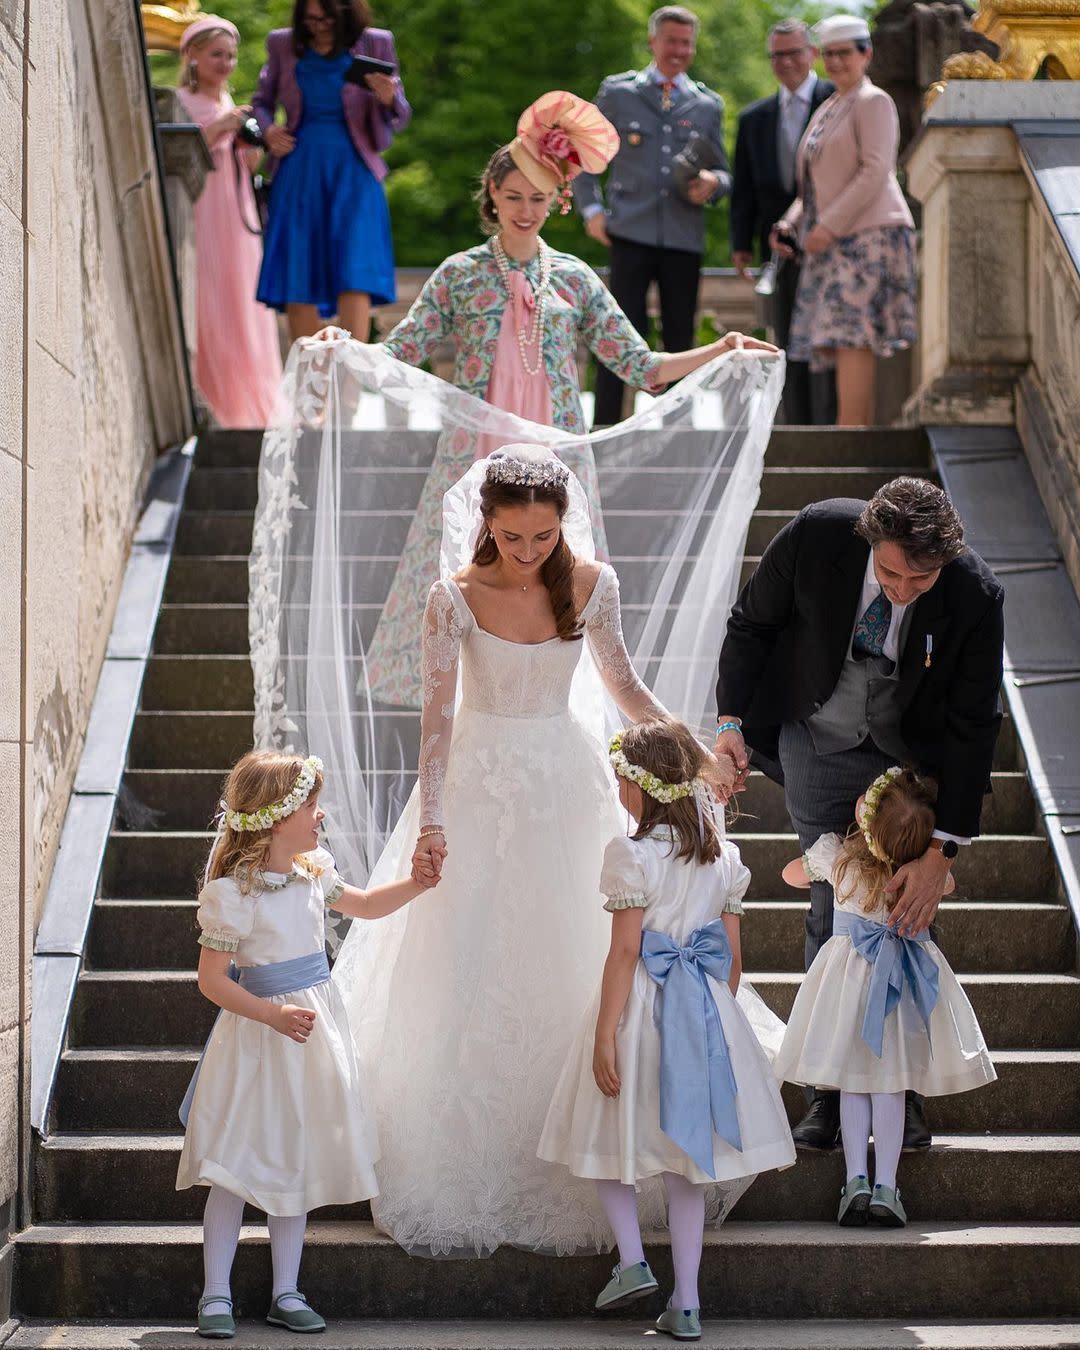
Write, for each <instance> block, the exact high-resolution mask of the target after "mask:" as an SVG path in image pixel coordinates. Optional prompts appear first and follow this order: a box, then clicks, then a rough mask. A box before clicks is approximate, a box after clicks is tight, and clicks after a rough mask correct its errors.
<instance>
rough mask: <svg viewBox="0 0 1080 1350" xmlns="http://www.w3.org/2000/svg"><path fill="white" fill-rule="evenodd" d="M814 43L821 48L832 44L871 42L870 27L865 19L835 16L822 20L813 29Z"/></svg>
mask: <svg viewBox="0 0 1080 1350" xmlns="http://www.w3.org/2000/svg"><path fill="white" fill-rule="evenodd" d="M813 33H814V41H815V42H816V43H817V45H818V46H819V47H825V46H827V45H828V44H829V43H831V42H869V41H870V27H869V25H868V24H867V22H866V20H865V19H860V18H857V17H856V16H855V15H854V14H833V15H832V16H831V17H830V18H828V19H822V20H821V22H820V23H817V24H815V25H814V28H813Z"/></svg>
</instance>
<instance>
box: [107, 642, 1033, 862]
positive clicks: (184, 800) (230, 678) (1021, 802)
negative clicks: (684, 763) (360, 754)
mask: <svg viewBox="0 0 1080 1350" xmlns="http://www.w3.org/2000/svg"><path fill="white" fill-rule="evenodd" d="M159 663H160V664H159ZM244 670H247V671H248V672H249V673H250V666H249V665H248V662H247V661H246V660H243V658H240V657H229V656H211V657H198V656H187V657H158V658H154V659H152V660H151V662H150V670H149V671H148V673H147V681H149V680H150V679H151V678H153V680H154V693H155V695H156V696H158V697H160V698H167V697H172V696H173V695H175V698H176V699H177V700H178V701H179V700H180V699H181V698H182V692H183V689H184V688H185V687H186V686H190V685H195V686H198V687H199V688H200V689H203V690H206V691H209V690H210V689H211V688H212V687H213V686H215V684H216V687H217V688H218V689H219V690H221V691H222V694H221V697H222V701H223V702H225V701H227V700H230V699H231V698H232V695H233V692H234V691H235V689H236V686H237V684H238V682H239V680H240V679H241V678H242V672H243V671H244ZM146 691H147V684H146V683H144V685H143V706H144V707H145V706H146V697H147V692H146ZM237 701H239V700H237ZM242 706H243V707H245V708H250V706H251V705H250V702H249V703H248V704H246V705H242ZM155 711H163V710H162V709H155ZM169 711H171V709H170V710H169ZM396 776H397V775H395V777H396ZM414 779H415V775H414V774H409V775H408V776H407V779H406V781H405V787H406V791H408V790H409V789H411V787H412V784H413V781H414ZM221 785H222V774H221V773H219V772H218V771H217V770H190V771H187V770H181V769H132V770H129V771H128V772H127V774H126V775H125V776H124V788H125V791H126V792H127V793H130V794H131V796H132V797H133V798H134V799H135V800H136V801H137V802H139V803H140V804H142V805H143V806H145V807H146V808H148V809H150V810H151V811H153V812H154V813H155V816H154V828H155V829H161V830H198V829H204V828H206V826H207V822H208V821H210V820H211V819H212V817H213V815H214V812H215V809H216V805H217V802H218V799H219V796H220V793H221ZM993 786H994V790H993V792H992V793H990V794H989V795H988V796H987V797H986V798H985V804H984V806H983V813H982V831H983V833H984V834H1030V833H1032V830H1033V827H1034V823H1035V803H1034V798H1033V797H1032V795H1031V789H1030V787H1029V786H1028V781H1027V775H1026V774H1022V773H1010V772H1004V771H1002V772H997V773H995V774H994V777H993ZM738 806H739V816H738V818H737V819H736V820H735V821H734V822H733V823H732V824H730V825H729V827H728V831H729V833H730V834H732V835H733V836H734V837H735V838H736V839H738V838H740V837H741V836H742V835H745V834H757V833H767V834H783V833H786V832H787V831H788V830H790V828H791V826H790V823H789V821H788V815H787V809H786V807H785V806H784V793H783V789H782V788H780V787H779V786H778V785H777V784H776V783H773V782H771V781H770V780H769V779H768V778H766V777H765V775H764V774H762V773H752V774H751V775H750V778H749V779H748V781H747V788H746V791H745V792H744V793H742V794H741V795H740V796H739V799H738Z"/></svg>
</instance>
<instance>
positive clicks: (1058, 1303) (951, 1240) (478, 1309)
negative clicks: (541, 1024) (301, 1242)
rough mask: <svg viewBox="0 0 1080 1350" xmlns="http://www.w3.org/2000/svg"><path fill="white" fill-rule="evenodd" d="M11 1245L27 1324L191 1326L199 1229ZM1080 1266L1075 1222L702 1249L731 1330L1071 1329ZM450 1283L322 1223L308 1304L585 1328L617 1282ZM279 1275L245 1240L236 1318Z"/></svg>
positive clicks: (788, 1233)
mask: <svg viewBox="0 0 1080 1350" xmlns="http://www.w3.org/2000/svg"><path fill="white" fill-rule="evenodd" d="M12 1240H13V1242H14V1243H15V1247H16V1279H17V1281H18V1287H19V1289H20V1290H21V1299H20V1302H21V1312H22V1314H23V1316H25V1317H30V1318H33V1317H48V1318H52V1319H55V1318H65V1319H66V1318H83V1317H96V1318H103V1317H107V1318H140V1319H146V1318H159V1317H170V1318H171V1317H184V1318H190V1317H191V1315H192V1309H193V1308H194V1306H195V1302H196V1300H197V1298H198V1294H199V1291H200V1288H201V1285H202V1230H201V1226H200V1225H198V1224H194V1223H189V1224H47V1225H35V1226H33V1227H31V1228H28V1229H25V1230H24V1231H23V1232H21V1233H19V1234H17V1235H15V1236H14V1238H13V1239H12ZM646 1256H647V1258H648V1260H649V1263H650V1265H652V1268H653V1269H654V1270H655V1271H656V1274H657V1278H658V1279H659V1280H660V1282H661V1287H662V1288H669V1287H670V1283H671V1257H670V1248H669V1245H668V1243H667V1240H666V1236H664V1237H660V1236H658V1235H653V1234H650V1235H648V1237H647V1239H646ZM1078 1259H1080V1227H1077V1226H1074V1225H1070V1224H1055V1223H1038V1224H987V1225H970V1224H966V1223H962V1222H961V1223H940V1224H934V1223H915V1224H911V1225H909V1226H908V1227H907V1228H903V1229H870V1228H866V1229H850V1228H837V1227H836V1225H835V1224H833V1223H812V1224H811V1223H775V1224H760V1223H748V1222H747V1223H728V1224H725V1225H724V1226H723V1227H722V1228H721V1229H720V1230H719V1231H718V1232H711V1233H709V1234H708V1235H707V1237H706V1240H705V1249H704V1254H703V1260H702V1267H701V1301H702V1307H703V1308H705V1309H707V1310H708V1309H723V1310H724V1313H725V1314H726V1315H727V1316H728V1317H731V1318H756V1317H768V1318H774V1319H775V1318H777V1317H787V1318H799V1317H808V1318H817V1317H827V1318H837V1317H845V1316H849V1315H851V1314H852V1313H856V1314H862V1313H864V1312H865V1311H866V1310H867V1309H873V1311H874V1313H875V1314H876V1315H877V1316H878V1317H882V1318H909V1317H916V1318H920V1319H924V1320H925V1319H927V1318H938V1317H944V1318H962V1317H966V1316H970V1314H971V1312H972V1310H973V1309H976V1308H977V1309H978V1310H979V1314H980V1316H981V1317H983V1318H1011V1319H1016V1318H1044V1319H1045V1318H1063V1317H1065V1318H1075V1317H1077V1316H1080V1282H1078V1280H1077V1276H1076V1272H1077V1268H1078ZM452 1269H453V1278H448V1277H447V1266H446V1265H445V1263H443V1262H439V1261H424V1260H418V1259H416V1258H415V1257H410V1256H407V1255H406V1254H405V1253H404V1252H403V1251H402V1250H401V1249H400V1248H399V1247H398V1246H397V1245H396V1244H395V1243H394V1242H393V1241H392V1240H391V1239H390V1238H388V1237H385V1236H383V1235H382V1234H380V1233H378V1232H376V1231H375V1229H374V1228H373V1227H372V1226H371V1225H370V1224H365V1223H352V1224H350V1223H313V1224H311V1226H310V1227H309V1229H308V1240H307V1247H306V1252H305V1260H304V1279H303V1284H304V1292H305V1294H307V1296H308V1297H309V1298H310V1299H311V1301H312V1303H313V1304H314V1306H315V1307H317V1308H318V1309H319V1310H320V1312H322V1313H323V1314H325V1315H326V1316H327V1317H340V1316H350V1317H388V1318H393V1319H395V1320H396V1321H397V1322H398V1323H399V1324H400V1322H401V1321H402V1320H404V1319H408V1318H419V1319H424V1320H427V1319H429V1318H449V1317H472V1318H475V1317H476V1316H477V1315H478V1314H480V1315H482V1316H483V1317H485V1318H493V1319H494V1318H497V1319H507V1318H511V1319H512V1318H515V1317H520V1316H521V1315H522V1314H527V1315H528V1316H529V1317H531V1318H548V1317H560V1316H562V1317H566V1316H580V1315H581V1314H582V1312H583V1311H585V1310H587V1309H589V1308H591V1306H592V1302H593V1299H594V1298H595V1297H596V1291H597V1290H598V1289H600V1288H602V1287H603V1285H604V1283H605V1281H606V1280H607V1279H608V1278H609V1276H610V1272H611V1257H610V1256H609V1255H596V1256H575V1257H574V1258H573V1259H571V1260H552V1259H551V1258H550V1257H547V1256H542V1255H539V1254H536V1253H531V1252H521V1251H516V1250H513V1249H507V1248H501V1249H500V1250H499V1251H498V1252H496V1253H495V1255H494V1256H493V1257H491V1258H488V1259H464V1260H460V1261H457V1262H456V1263H455V1264H454V1266H453V1268H452ZM853 1271H857V1272H858V1275H857V1279H856V1280H854V1282H853V1276H852V1272H853ZM779 1272H782V1273H783V1274H782V1277H780V1278H778V1273H779ZM136 1273H137V1278H136V1277H135V1275H136ZM269 1275H270V1258H269V1242H268V1239H267V1236H266V1231H265V1229H264V1228H262V1227H259V1228H245V1229H244V1230H243V1232H242V1234H241V1241H240V1248H239V1251H238V1253H237V1259H236V1264H235V1266H234V1267H233V1294H234V1297H235V1299H236V1304H237V1308H236V1311H237V1313H238V1314H239V1315H240V1316H259V1315H261V1314H262V1313H263V1311H264V1309H265V1307H266V1291H267V1288H268V1281H269ZM358 1276H359V1278H358ZM662 1304H663V1299H662V1296H661V1295H659V1294H658V1295H657V1296H656V1303H655V1305H653V1304H652V1303H648V1304H646V1303H641V1304H638V1305H636V1306H635V1307H633V1308H632V1309H631V1313H632V1316H633V1317H634V1319H635V1320H637V1321H642V1320H644V1319H646V1318H647V1317H649V1316H651V1317H655V1316H656V1314H657V1312H658V1311H659V1310H660V1307H662ZM911 1344H914V1342H911Z"/></svg>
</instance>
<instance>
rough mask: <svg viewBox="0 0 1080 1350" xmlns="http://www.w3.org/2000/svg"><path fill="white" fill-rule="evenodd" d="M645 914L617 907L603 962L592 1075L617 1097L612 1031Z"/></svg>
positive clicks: (630, 975)
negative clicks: (609, 943) (608, 945)
mask: <svg viewBox="0 0 1080 1350" xmlns="http://www.w3.org/2000/svg"><path fill="white" fill-rule="evenodd" d="M644 916H645V911H644V909H639V908H634V909H617V910H615V911H614V913H613V914H612V916H611V946H610V947H609V948H608V954H607V960H606V961H605V962H604V979H603V983H602V985H601V987H600V1011H599V1013H598V1014H597V1017H596V1034H595V1037H594V1040H593V1077H594V1078H595V1079H596V1086H597V1087H598V1088H599V1089H600V1091H601V1092H602V1093H603V1094H604V1096H605V1097H617V1096H618V1095H619V1088H620V1086H621V1085H620V1082H619V1073H618V1067H617V1065H616V1063H615V1031H616V1028H617V1027H618V1025H619V1018H620V1017H621V1016H622V1014H623V1009H624V1008H625V1007H626V1000H627V999H628V998H629V997H630V986H631V984H632V983H633V979H634V967H635V966H636V965H637V961H638V957H639V956H640V954H641V925H642V921H643V919H644Z"/></svg>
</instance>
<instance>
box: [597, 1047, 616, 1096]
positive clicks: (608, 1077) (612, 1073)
mask: <svg viewBox="0 0 1080 1350" xmlns="http://www.w3.org/2000/svg"><path fill="white" fill-rule="evenodd" d="M592 1071H593V1077H594V1078H595V1079H596V1086H597V1087H598V1088H599V1089H600V1091H601V1092H602V1093H603V1094H604V1096H605V1097H617V1096H618V1095H619V1089H620V1087H622V1084H621V1083H620V1082H619V1075H618V1072H617V1071H616V1068H615V1037H614V1036H612V1037H611V1039H610V1040H606V1039H605V1040H597V1041H594V1042H593V1057H592Z"/></svg>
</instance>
